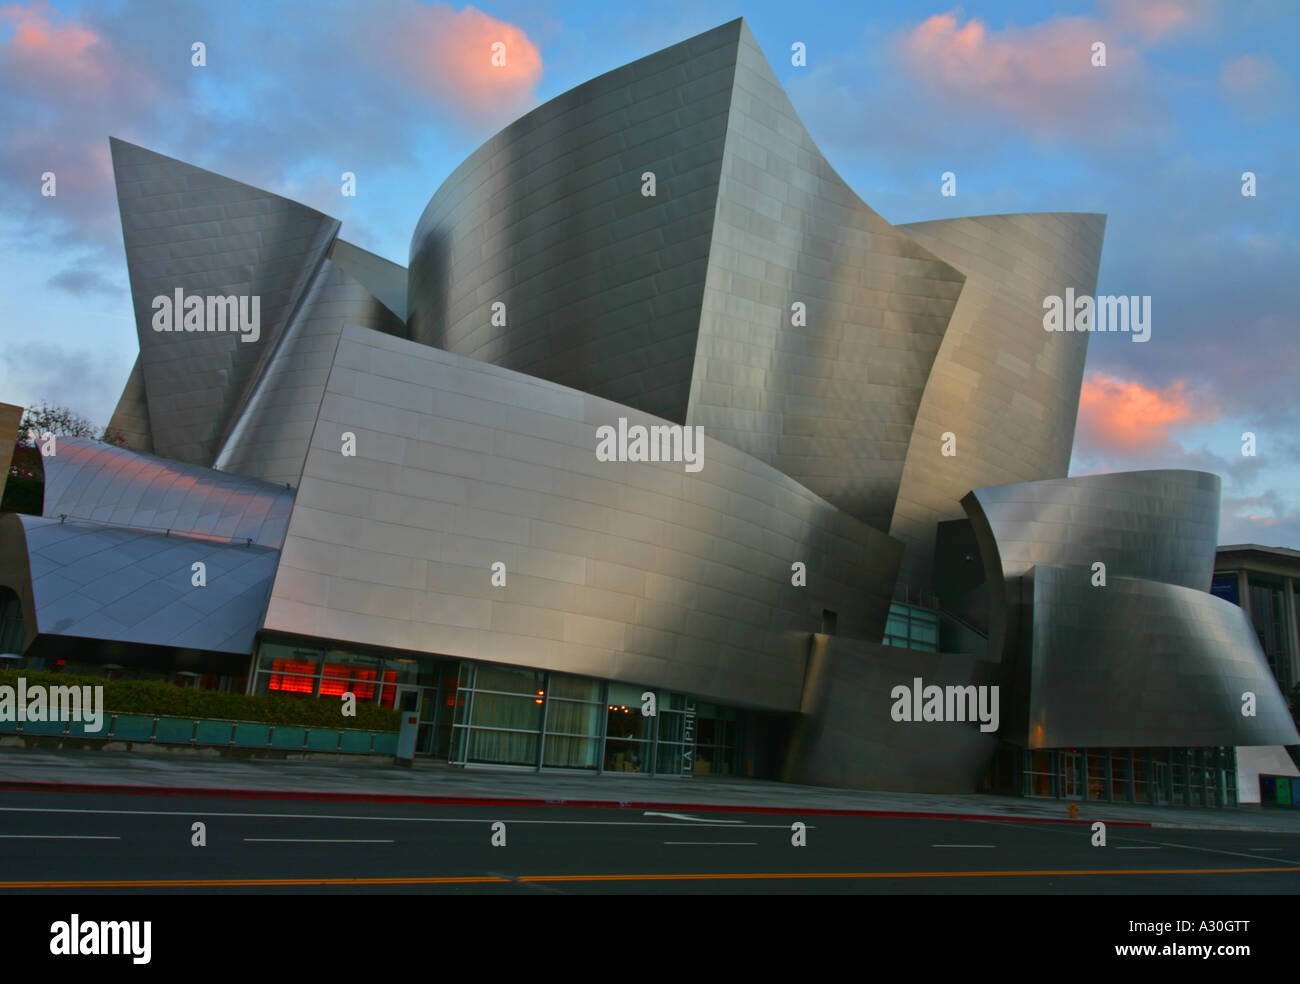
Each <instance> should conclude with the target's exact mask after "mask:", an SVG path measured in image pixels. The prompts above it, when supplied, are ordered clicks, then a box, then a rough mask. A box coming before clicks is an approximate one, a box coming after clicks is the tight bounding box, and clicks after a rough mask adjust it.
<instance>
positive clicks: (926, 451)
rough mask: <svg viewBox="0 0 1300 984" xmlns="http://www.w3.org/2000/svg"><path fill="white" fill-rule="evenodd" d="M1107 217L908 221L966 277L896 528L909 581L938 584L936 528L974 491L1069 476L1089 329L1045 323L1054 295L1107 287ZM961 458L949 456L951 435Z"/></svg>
mask: <svg viewBox="0 0 1300 984" xmlns="http://www.w3.org/2000/svg"><path fill="white" fill-rule="evenodd" d="M1105 225H1106V217H1105V216H1104V215H1091V214H1084V213H1073V212H1060V213H1055V212H1053V213H1048V212H1043V213H1033V214H1028V215H981V216H974V217H970V218H961V219H944V220H940V221H936V222H915V223H910V224H907V225H902V226H899V228H900V229H901V230H902V231H903V232H905V233H906V234H907V235H909V236H911V237H912V238H913V239H915V240H916V241H917V242H919V243H920V244H921V245H922V246H925V247H926V248H927V249H929V250H931V251H933V252H934V253H936V254H937V255H938V256H940V257H942V258H943V259H944V260H946V261H947V262H949V263H951V264H952V265H953V266H954V267H956V268H957V269H958V270H960V271H961V272H962V273H964V274H965V275H966V285H965V287H964V288H963V289H962V294H961V297H960V299H959V300H958V302H957V308H956V310H955V311H954V312H953V316H952V320H951V323H950V324H949V325H948V330H947V332H946V334H945V335H944V340H943V344H942V346H941V347H940V349H939V354H938V356H937V357H936V358H935V360H934V366H933V368H932V369H931V371H930V376H929V380H928V381H927V383H926V385H925V395H924V396H923V397H922V399H921V404H920V408H919V410H918V411H917V417H916V423H915V426H914V428H913V430H912V434H911V439H910V443H909V446H908V451H907V461H906V464H905V465H904V467H903V477H902V482H901V485H900V487H899V492H898V504H897V506H896V508H895V510H894V518H893V522H892V523H891V524H890V527H889V532H890V534H891V535H892V536H895V537H897V538H899V539H900V540H903V541H904V542H905V543H907V545H908V546H907V550H906V552H905V554H904V557H903V565H902V570H901V572H900V575H899V578H900V580H901V581H902V582H904V583H906V584H909V585H912V586H913V587H917V588H928V587H930V576H931V575H930V569H931V566H932V564H933V558H934V536H935V527H936V526H937V525H938V523H939V522H940V521H943V520H949V519H961V518H962V511H961V507H960V506H959V505H958V502H959V500H960V499H961V497H962V496H964V495H965V494H966V493H967V492H969V491H970V490H971V489H978V488H984V487H986V486H992V485H1003V484H1006V483H1008V482H1031V481H1037V480H1040V479H1048V478H1063V477H1065V474H1066V472H1067V470H1068V469H1069V464H1070V450H1071V448H1072V446H1073V444H1074V424H1075V418H1076V415H1077V412H1078V406H1079V390H1080V387H1081V386H1082V384H1083V363H1084V359H1085V357H1086V355H1087V348H1088V335H1087V334H1086V333H1082V334H1076V333H1073V332H1049V331H1046V330H1044V328H1043V299H1044V298H1045V297H1047V296H1048V295H1050V294H1056V295H1059V296H1062V297H1063V296H1064V295H1065V291H1066V289H1067V288H1070V287H1073V288H1074V290H1075V292H1076V294H1093V293H1095V292H1096V284H1097V266H1098V264H1099V263H1100V260H1101V242H1102V234H1103V232H1104V230H1105ZM946 432H951V433H953V434H955V435H956V437H957V446H956V452H957V453H956V454H955V455H954V456H951V457H946V456H944V455H943V454H941V445H942V440H943V435H944V433H946Z"/></svg>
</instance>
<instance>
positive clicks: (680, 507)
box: [266, 326, 898, 710]
mask: <svg viewBox="0 0 1300 984" xmlns="http://www.w3.org/2000/svg"><path fill="white" fill-rule="evenodd" d="M335 364H336V367H335V370H334V372H333V373H332V374H331V376H330V379H329V384H328V386H327V388H326V395H325V399H324V401H323V402H322V405H321V411H320V418H319V421H318V423H317V426H316V428H315V433H314V434H313V437H312V445H311V450H310V451H309V453H308V456H307V464H306V467H305V469H304V472H303V478H302V485H301V487H300V490H299V496H300V499H299V502H298V503H297V505H296V506H295V508H294V513H293V517H292V519H291V521H290V526H289V534H288V537H287V539H286V541H285V546H284V558H283V562H282V563H281V566H280V570H279V573H278V575H277V578H276V585H275V589H274V592H273V595H272V600H271V604H270V606H269V609H268V613H267V620H266V627H267V628H268V629H273V630H277V631H282V632H288V633H295V634H302V635H308V636H317V637H322V638H327V639H332V640H337V641H341V642H357V643H363V644H367V645H380V646H388V647H392V648H396V649H406V650H412V651H416V652H426V653H437V654H442V655H448V656H460V657H465V658H471V659H484V660H491V661H500V662H515V663H520V662H522V663H524V664H526V665H532V666H540V667H546V668H550V669H554V670H560V671H564V672H572V673H587V674H594V675H596V676H601V677H606V678H609V679H615V680H626V681H629V682H633V683H641V684H645V685H648V686H662V687H668V688H672V689H676V690H683V691H687V692H691V693H695V694H697V695H699V696H702V697H713V698H715V699H718V700H725V701H727V702H728V703H733V704H748V705H752V706H756V707H766V708H772V709H786V710H794V709H796V708H798V707H799V705H800V700H801V693H802V689H803V679H804V664H805V661H806V658H807V640H808V638H809V634H810V633H811V632H813V631H815V630H817V629H818V628H819V627H820V624H821V615H822V611H823V609H831V610H834V611H836V612H837V613H838V616H839V626H840V630H841V631H844V632H846V633H857V634H860V635H862V636H865V637H867V638H879V637H880V635H881V634H882V632H883V625H884V616H885V611H886V608H887V604H888V602H887V599H888V596H889V592H890V588H891V585H892V582H893V565H894V563H895V560H896V557H897V551H898V546H897V545H896V544H895V543H893V542H892V541H891V540H890V539H889V538H888V537H887V536H885V535H884V534H883V533H880V532H879V531H876V530H873V529H871V528H870V527H868V526H866V525H865V524H863V523H861V522H859V521H858V520H855V519H853V518H851V517H849V516H847V515H846V514H844V513H843V512H841V511H839V510H838V509H836V508H835V507H833V506H832V505H830V504H829V503H827V502H825V501H824V500H822V499H820V498H818V497H817V496H815V495H813V494H812V493H811V492H809V491H808V490H807V489H805V488H803V487H802V486H800V485H799V484H798V483H797V482H795V481H794V480H792V479H790V478H788V477H787V476H785V475H782V474H780V473H779V472H777V471H775V470H774V469H772V468H771V467H770V466H768V465H766V464H763V463H762V462H759V461H757V460H756V459H754V458H751V457H749V456H748V455H745V454H744V453H742V452H740V451H737V450H735V449H734V448H730V447H728V446H727V445H724V444H721V443H719V442H717V441H713V440H711V439H709V437H708V434H707V431H706V432H705V438H704V467H703V470H701V471H700V472H698V473H690V472H686V471H685V468H684V464H683V463H682V462H644V463H642V462H600V461H598V460H597V459H596V455H595V448H596V436H595V434H596V428H597V427H598V426H600V425H602V424H611V425H617V422H618V418H619V417H626V418H627V419H628V421H629V424H637V423H644V424H662V423H665V422H664V421H662V420H660V419H656V418H652V417H650V416H649V415H647V414H644V413H641V412H639V411H637V410H633V409H630V408H628V407H624V406H620V405H618V404H615V403H611V402H609V401H607V400H602V399H600V398H599V397H594V396H591V395H588V394H585V393H580V392H578V391H576V390H572V389H568V388H565V387H562V386H559V385H557V384H554V383H549V382H545V381H543V380H538V379H534V378H531V377H528V376H524V375H522V374H520V373H516V372H512V371H510V370H507V369H502V368H499V367H495V366H490V365H487V364H486V363H483V362H478V361H476V360H473V359H467V358H463V357H461V356H456V355H453V354H451V353H448V352H444V351H442V350H439V349H435V348H432V347H429V346H424V345H420V344H417V343H414V342H408V341H404V340H401V339H397V338H393V337H390V336H386V335H382V334H379V333H377V332H374V331H369V330H366V329H361V328H356V327H352V326H349V327H347V328H345V329H344V330H343V335H342V340H341V342H340V344H339V350H338V355H337V357H336V359H335ZM344 364H346V365H347V366H349V367H358V366H364V367H368V368H365V369H358V368H348V369H343V370H342V371H340V367H341V366H342V365H344ZM384 373H395V374H396V373H400V374H401V375H402V376H403V378H402V379H394V378H392V377H386V376H385V375H384ZM411 378H414V379H424V380H426V382H424V383H422V384H421V383H412V382H407V381H406V380H407V379H411ZM360 394H367V395H366V396H362V395H360ZM397 399H402V400H406V401H407V402H408V403H410V404H413V405H417V406H419V407H422V408H425V409H424V410H422V415H423V417H424V420H425V426H421V427H419V428H418V429H417V430H416V434H415V436H397V435H395V434H392V433H383V432H376V431H372V430H370V429H368V428H367V427H365V426H363V425H362V424H361V423H359V422H358V421H362V420H364V419H365V413H364V410H365V409H366V408H367V406H369V407H374V406H375V405H376V404H381V403H383V402H386V401H389V400H397ZM503 406H506V407H511V408H517V409H519V410H522V411H523V412H524V416H523V417H521V418H515V417H513V416H511V415H509V414H506V415H502V414H499V413H497V414H494V413H493V412H492V411H493V410H494V409H496V410H500V409H501V408H502V407H503ZM514 419H527V420H529V421H531V422H532V425H533V426H532V427H531V428H530V430H531V432H532V433H520V432H517V431H514V430H512V429H510V425H509V423H508V421H511V420H514ZM469 420H492V421H493V422H494V423H496V424H499V425H501V426H487V425H482V426H479V427H475V428H469V429H465V424H464V422H465V421H469ZM543 421H544V425H543V424H542V422H543ZM343 431H352V432H354V433H355V434H356V435H357V446H356V450H357V455H356V457H355V458H351V457H348V458H345V457H343V456H342V455H341V453H340V449H341V443H340V439H339V438H340V435H341V433H342V432H343ZM540 434H544V435H545V436H536V435H540ZM449 437H450V438H452V439H456V440H458V441H459V443H461V444H463V445H468V446H463V447H453V446H451V445H447V444H441V443H438V440H439V439H440V438H443V439H445V438H449ZM394 459H395V460H394ZM385 466H388V467H397V468H398V469H399V471H397V472H395V473H394V472H387V471H385V470H384V469H385ZM648 476H655V477H654V478H648ZM740 501H744V502H745V506H744V508H743V510H742V511H743V512H746V513H748V514H749V516H750V517H752V519H751V520H748V521H742V520H740V519H738V518H737V516H736V513H734V512H733V511H732V504H733V503H737V502H740ZM363 504H364V505H365V507H366V509H365V511H364V512H358V511H357V510H359V509H360V508H361V507H362V506H363ZM755 520H756V521H755ZM322 544H330V545H333V546H334V547H336V548H338V550H337V551H329V552H322V550H321V545H322ZM497 561H500V562H503V563H505V564H506V570H507V583H506V586H505V587H500V588H496V587H493V586H492V584H491V581H490V578H491V569H490V568H491V564H492V563H494V562H497ZM796 561H800V562H803V563H805V564H806V565H807V569H808V578H807V581H808V586H807V587H795V586H793V585H792V584H791V565H792V564H793V563H795V562H796ZM417 572H418V576H417ZM380 581H382V582H383V583H379V582H380ZM431 596H432V600H431ZM458 598H459V599H462V605H463V607H464V610H463V611H461V610H459V609H458V607H457V605H456V604H455V599H458Z"/></svg>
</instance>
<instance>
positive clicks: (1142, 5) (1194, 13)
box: [1102, 0, 1217, 42]
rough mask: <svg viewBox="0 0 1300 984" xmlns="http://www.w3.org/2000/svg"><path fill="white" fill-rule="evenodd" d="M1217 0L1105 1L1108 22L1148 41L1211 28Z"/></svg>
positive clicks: (1103, 5) (1161, 39) (1104, 7)
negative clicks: (1215, 0)
mask: <svg viewBox="0 0 1300 984" xmlns="http://www.w3.org/2000/svg"><path fill="white" fill-rule="evenodd" d="M1216 6H1217V5H1216V4H1215V2H1214V0H1139V2H1134V0H1105V2H1104V3H1103V4H1102V8H1103V9H1104V10H1105V11H1106V15H1107V19H1108V20H1109V21H1110V22H1111V23H1113V24H1114V25H1115V27H1116V28H1117V29H1118V30H1120V31H1122V32H1124V33H1125V34H1131V35H1135V36H1137V37H1138V38H1140V39H1141V40H1143V41H1146V42H1156V41H1163V40H1165V39H1166V38H1172V37H1179V36H1181V35H1184V34H1191V33H1196V32H1199V31H1203V30H1205V29H1207V28H1208V27H1210V26H1211V25H1212V24H1213V22H1214V18H1215V14H1216V13H1217V9H1216Z"/></svg>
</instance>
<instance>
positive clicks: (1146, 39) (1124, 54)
mask: <svg viewBox="0 0 1300 984" xmlns="http://www.w3.org/2000/svg"><path fill="white" fill-rule="evenodd" d="M1213 14H1214V7H1213V5H1212V4H1211V3H1210V2H1208V0H1150V2H1149V3H1147V2H1144V3H1133V2H1129V0H1123V2H1119V0H1114V2H1106V3H1104V4H1103V5H1102V15H1101V16H1074V17H1069V16H1054V17H1050V18H1048V19H1046V20H1043V21H1040V22H1038V23H1036V24H1030V25H1027V26H1019V25H1015V24H1009V25H1007V26H1005V27H1002V28H993V27H990V26H989V24H988V22H987V21H985V20H983V19H981V18H980V17H977V16H972V17H969V18H968V17H967V16H966V15H965V14H964V13H963V12H962V11H961V10H952V11H949V12H947V13H938V14H934V15H932V16H930V17H927V18H926V19H925V20H923V21H922V22H921V23H919V24H917V25H915V26H914V27H913V28H911V29H910V30H908V31H906V32H904V33H902V34H901V35H900V36H899V37H898V38H897V41H896V48H897V51H898V53H899V55H900V57H901V61H902V63H903V64H904V65H905V66H906V67H907V69H908V70H909V72H910V73H911V74H912V75H913V76H914V77H915V80H916V82H917V83H918V84H921V85H924V86H926V87H927V88H928V89H930V90H931V91H935V92H937V93H939V94H940V95H942V96H944V97H946V98H947V99H950V100H952V101H954V102H956V103H958V104H960V105H963V106H966V107H968V108H971V109H983V110H989V111H992V112H996V113H1002V114H1005V115H1008V116H1009V117H1011V118H1013V119H1015V120H1017V121H1019V122H1020V123H1021V124H1022V125H1024V126H1027V127H1029V128H1030V129H1031V130H1032V131H1034V132H1038V133H1040V134H1042V133H1050V134H1053V135H1060V134H1066V133H1071V132H1073V133H1075V134H1077V135H1082V134H1083V133H1085V132H1087V133H1088V135H1089V136H1090V137H1092V136H1094V134H1093V131H1092V130H1091V128H1084V127H1083V126H1082V125H1081V124H1083V123H1085V122H1086V121H1087V120H1088V118H1089V116H1090V115H1098V114H1100V115H1104V116H1107V117H1113V118H1115V119H1120V120H1124V121H1125V122H1124V126H1123V129H1124V130H1125V131H1128V130H1133V129H1141V128H1147V127H1150V126H1151V125H1152V124H1153V122H1154V121H1155V120H1156V119H1157V118H1158V116H1159V115H1160V108H1159V106H1158V105H1157V104H1156V102H1155V100H1154V99H1153V97H1152V94H1151V91H1150V88H1149V86H1147V85H1146V84H1145V81H1146V75H1147V69H1146V64H1145V62H1144V59H1143V49H1144V48H1146V47H1148V46H1151V45H1153V44H1156V43H1159V42H1161V41H1164V40H1166V39H1169V38H1173V37H1177V36H1179V35H1183V34H1187V33H1193V32H1195V31H1197V30H1200V29H1203V28H1204V27H1205V26H1206V25H1207V24H1209V23H1211V22H1212V19H1213ZM1097 42H1100V43H1102V44H1104V45H1105V65H1104V66H1100V65H1095V64H1094V63H1093V58H1094V49H1093V46H1094V44H1096V43H1097Z"/></svg>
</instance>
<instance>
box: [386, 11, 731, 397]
mask: <svg viewBox="0 0 1300 984" xmlns="http://www.w3.org/2000/svg"><path fill="white" fill-rule="evenodd" d="M739 31H740V22H739V21H733V22H732V23H730V24H726V25H724V26H722V27H719V28H717V29H715V30H712V31H709V32H707V33H705V34H701V35H699V36H698V37H695V38H692V39H691V40H689V41H686V42H684V43H682V44H678V45H674V46H672V47H670V48H666V49H664V50H663V51H659V52H657V53H655V54H653V55H650V56H648V57H646V58H642V59H640V60H638V61H635V62H632V63H631V64H630V65H625V66H623V67H622V68H618V69H615V70H614V71H612V72H608V73H606V74H605V75H602V76H600V77H599V78H596V79H593V80H592V81H590V82H587V83H584V84H583V85H580V86H578V87H577V88H575V89H571V90H570V91H569V92H566V93H564V94H563V95H561V96H559V97H557V98H556V99H553V100H551V101H550V102H548V103H546V104H545V105H544V106H541V107H539V108H538V109H535V110H533V111H532V112H531V113H529V114H528V115H526V116H524V117H523V118H521V119H519V120H517V121H516V122H515V123H513V124H511V125H510V126H508V127H507V128H506V129H504V130H502V131H501V132H500V133H498V134H497V135H496V136H495V137H493V138H492V139H491V140H490V141H488V142H487V143H486V144H484V145H483V146H482V147H480V148H479V149H478V150H477V151H475V152H474V153H473V154H471V155H470V156H469V157H468V158H467V159H466V160H465V162H464V163H463V164H461V165H460V166H459V167H458V168H456V170H455V171H453V172H452V174H451V176H450V177H449V178H447V180H446V181H444V182H443V184H442V185H441V186H440V187H439V188H438V190H437V193H436V194H435V195H434V196H433V198H432V200H430V202H429V204H428V207H427V208H426V209H425V211H424V214H423V215H422V216H421V217H420V221H419V224H418V225H417V226H416V229H415V233H414V235H413V236H412V238H411V255H410V263H409V277H410V280H409V291H408V310H409V312H410V316H409V324H410V328H411V337H412V338H413V339H415V340H416V341H418V342H423V343H424V344H426V345H434V346H437V347H438V348H443V349H446V350H447V351H449V352H454V353H456V354H458V355H464V356H469V357H470V358H475V359H480V360H482V361H484V362H490V363H492V364H493V365H499V366H503V367H505V368H508V369H516V370H519V371H521V372H526V373H528V374H529V375H532V376H536V377H538V378H541V379H547V380H551V381H553V382H557V383H561V384H562V385H565V386H571V387H573V388H575V389H580V390H583V391H584V392H588V393H593V394H595V395H597V396H601V397H604V398H606V399H610V400H614V401H617V402H619V403H622V404H626V405H627V406H631V407H635V408H637V409H639V410H643V411H645V412H647V413H651V414H654V415H655V416H658V417H664V418H666V419H668V420H671V421H675V422H677V423H681V422H682V421H683V420H684V419H685V416H686V403H687V398H688V395H689V390H690V385H691V370H692V366H693V362H694V356H695V347H696V335H697V332H698V329H699V316H700V300H701V296H702V294H703V291H704V280H705V274H706V272H707V265H708V259H709V243H710V235H711V230H712V227H713V216H714V212H715V209H716V205H717V195H718V180H719V173H720V171H721V167H722V153H723V146H724V143H725V138H726V130H727V110H728V107H729V105H730V103H731V98H732V79H733V77H734V74H735V67H736V66H735V62H736V52H737V37H738V35H739ZM646 171H653V172H654V174H655V176H656V194H655V195H654V196H653V197H645V196H643V195H642V193H641V189H642V174H643V173H644V172H646ZM497 301H500V302H502V303H504V304H505V305H506V313H505V323H504V324H493V319H492V314H493V312H492V310H491V305H492V304H493V303H494V302H497Z"/></svg>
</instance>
